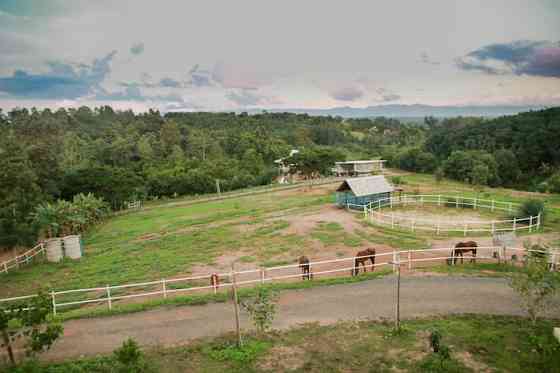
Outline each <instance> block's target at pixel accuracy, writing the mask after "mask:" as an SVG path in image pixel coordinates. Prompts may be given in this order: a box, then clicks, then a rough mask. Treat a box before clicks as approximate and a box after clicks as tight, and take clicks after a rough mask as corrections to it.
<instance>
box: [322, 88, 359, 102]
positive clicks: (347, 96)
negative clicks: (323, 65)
mask: <svg viewBox="0 0 560 373" xmlns="http://www.w3.org/2000/svg"><path fill="white" fill-rule="evenodd" d="M329 95H330V96H331V97H332V98H334V99H335V100H338V101H356V100H358V99H360V98H362V97H363V96H364V92H363V91H362V90H361V89H360V88H358V87H353V86H349V87H342V88H337V89H335V90H332V91H330V92H329Z"/></svg>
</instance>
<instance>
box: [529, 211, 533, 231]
mask: <svg viewBox="0 0 560 373" xmlns="http://www.w3.org/2000/svg"><path fill="white" fill-rule="evenodd" d="M532 231H533V215H531V216H529V233H531V232H532Z"/></svg>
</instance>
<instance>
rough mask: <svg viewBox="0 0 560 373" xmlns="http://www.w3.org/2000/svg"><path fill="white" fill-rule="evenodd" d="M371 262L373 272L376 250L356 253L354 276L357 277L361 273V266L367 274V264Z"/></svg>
mask: <svg viewBox="0 0 560 373" xmlns="http://www.w3.org/2000/svg"><path fill="white" fill-rule="evenodd" d="M368 260H371V271H372V272H373V271H374V270H375V249H372V248H369V249H365V250H362V251H358V252H357V253H356V257H355V258H354V268H353V269H352V276H357V275H358V273H359V272H360V264H361V265H362V266H363V267H364V272H367V267H366V262H367V261H368Z"/></svg>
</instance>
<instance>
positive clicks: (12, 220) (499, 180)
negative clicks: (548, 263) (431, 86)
mask: <svg viewBox="0 0 560 373" xmlns="http://www.w3.org/2000/svg"><path fill="white" fill-rule="evenodd" d="M0 133H1V134H2V136H1V138H0V247H2V246H3V247H9V246H13V245H22V244H23V245H25V244H30V243H32V242H33V241H34V240H35V239H36V237H37V233H38V227H37V224H34V223H33V221H34V220H33V219H32V218H33V216H34V213H36V212H37V209H38V207H39V205H40V204H41V203H44V202H48V201H51V202H53V201H56V200H58V199H63V200H67V201H72V200H73V199H74V197H75V196H76V195H78V194H79V193H92V194H94V195H95V196H97V197H100V198H103V199H104V200H105V201H106V202H107V203H108V204H109V206H110V207H111V208H112V209H120V208H122V207H123V206H124V203H125V202H126V201H130V200H135V199H150V198H162V197H174V196H180V195H189V194H203V193H212V192H215V190H216V189H215V188H216V180H220V185H221V189H222V191H228V190H234V189H239V188H244V187H248V186H256V185H263V184H268V183H271V182H272V181H273V179H274V177H275V176H276V175H277V174H278V171H277V169H276V167H275V164H274V160H275V159H278V158H281V157H286V156H288V155H289V153H290V150H291V149H299V150H300V151H301V154H299V155H298V156H297V157H296V158H297V159H294V162H295V163H296V164H298V166H301V167H300V170H301V171H305V170H306V166H309V167H311V168H314V170H315V171H316V173H317V172H318V173H322V174H327V173H328V172H329V169H330V166H331V164H332V163H333V162H334V161H336V160H343V159H367V158H371V157H383V158H385V159H387V160H388V161H389V164H390V165H391V166H394V167H399V168H402V169H406V170H411V171H419V172H435V173H436V175H438V176H441V177H449V178H453V179H458V180H461V181H467V182H470V183H476V184H481V185H491V186H499V185H504V186H512V187H517V188H524V189H530V190H540V191H553V192H560V174H559V173H558V167H559V166H560V108H555V109H548V110H543V111H539V112H529V113H523V114H520V115H516V116H508V117H501V118H498V119H493V120H485V119H481V118H452V119H444V120H436V119H434V118H426V119H425V121H424V123H423V124H421V125H417V124H405V123H401V122H399V121H398V120H395V119H388V118H375V119H343V118H340V117H314V116H309V115H306V114H290V113H262V114H256V115H247V114H246V113H241V114H235V113H168V114H166V115H162V114H160V113H159V112H157V111H150V112H147V113H141V114H134V113H133V112H132V111H114V110H113V109H111V108H110V107H107V106H106V107H100V108H96V109H93V110H92V109H90V108H87V107H81V108H79V109H67V110H65V109H60V110H57V111H55V112H53V111H51V110H42V111H38V110H27V109H17V110H12V111H10V112H8V113H3V112H2V111H0ZM310 165H311V166H310ZM312 171H313V170H312ZM80 198H81V197H80ZM80 200H81V199H80Z"/></svg>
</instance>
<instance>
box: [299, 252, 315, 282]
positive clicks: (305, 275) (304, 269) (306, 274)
mask: <svg viewBox="0 0 560 373" xmlns="http://www.w3.org/2000/svg"><path fill="white" fill-rule="evenodd" d="M298 263H299V268H301V273H302V276H301V278H302V279H303V280H312V279H313V273H312V272H311V265H310V264H309V258H308V257H306V256H305V255H302V256H300V257H299V259H298Z"/></svg>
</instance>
